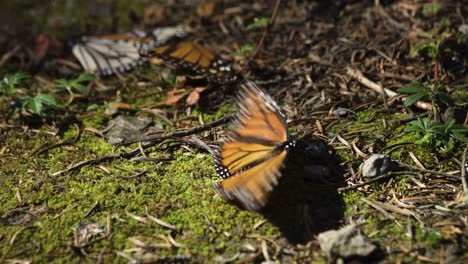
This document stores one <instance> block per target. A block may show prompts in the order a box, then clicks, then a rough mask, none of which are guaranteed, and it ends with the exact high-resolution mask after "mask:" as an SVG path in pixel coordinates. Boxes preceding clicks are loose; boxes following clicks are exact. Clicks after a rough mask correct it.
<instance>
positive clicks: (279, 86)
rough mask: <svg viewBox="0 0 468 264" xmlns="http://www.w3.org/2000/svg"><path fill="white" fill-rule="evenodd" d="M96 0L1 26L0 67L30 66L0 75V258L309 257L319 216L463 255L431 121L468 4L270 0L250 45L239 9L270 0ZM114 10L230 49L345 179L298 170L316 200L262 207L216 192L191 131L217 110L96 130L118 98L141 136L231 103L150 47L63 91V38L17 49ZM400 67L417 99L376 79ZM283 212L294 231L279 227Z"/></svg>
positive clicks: (458, 196)
mask: <svg viewBox="0 0 468 264" xmlns="http://www.w3.org/2000/svg"><path fill="white" fill-rule="evenodd" d="M88 2H89V3H91V1H88ZM101 2H102V3H101V5H102V6H99V7H96V8H94V11H93V12H91V11H90V10H91V8H81V9H80V8H78V7H70V6H67V5H65V4H63V5H61V4H60V3H55V2H54V4H52V5H51V6H48V7H43V6H40V5H39V4H35V3H30V5H32V6H31V7H30V8H36V10H37V13H38V14H40V15H37V14H36V16H34V17H31V13H28V14H22V13H21V12H20V13H19V14H17V16H18V17H21V16H22V15H24V16H25V19H22V20H21V21H22V23H24V24H22V25H17V26H18V27H20V28H19V29H18V32H16V33H18V34H17V35H15V32H10V33H9V34H7V35H4V34H3V35H4V36H8V37H9V38H10V39H8V41H6V39H4V36H3V37H0V44H2V45H1V50H0V51H1V52H2V53H1V54H0V55H2V56H3V57H2V59H1V61H0V63H1V64H0V67H1V68H0V74H1V76H5V75H6V74H15V73H18V72H28V73H30V74H31V75H32V76H33V77H31V78H30V79H28V80H26V81H25V83H24V84H21V85H18V86H17V87H15V89H16V92H15V93H7V92H5V91H3V92H0V118H1V119H0V263H2V262H5V263H31V262H33V263H40V262H50V263H52V262H66V263H77V262H91V263H96V262H101V263H109V262H112V263H114V262H115V263H120V262H122V263H125V262H129V261H130V262H134V263H139V262H142V263H159V262H160V263H165V262H182V263H183V262H189V263H190V262H195V263H201V262H223V263H224V262H244V263H250V262H262V261H267V260H269V261H279V262H281V263H288V262H299V263H303V262H313V263H321V262H323V263H325V262H326V261H327V258H326V255H325V254H324V253H323V252H322V251H321V250H320V245H319V243H318V241H317V235H318V233H319V232H323V231H325V230H327V229H330V228H334V229H337V228H339V227H341V226H344V225H347V224H351V223H357V224H358V225H359V227H360V229H361V230H362V231H363V232H364V233H365V234H366V235H367V236H368V237H369V238H370V239H371V240H372V241H373V242H374V243H375V244H376V245H378V246H379V248H380V251H381V253H382V254H381V256H380V258H379V259H378V260H375V261H380V262H382V263H425V262H429V263H457V261H458V262H459V263H467V262H468V218H467V216H468V210H467V207H466V201H465V203H464V199H466V198H465V196H464V192H463V184H462V168H463V166H462V162H463V161H464V160H466V151H465V153H464V150H465V149H466V148H467V144H466V143H462V142H460V141H458V140H456V139H454V134H453V133H452V132H453V130H450V129H452V128H450V127H447V126H448V125H447V124H449V123H450V121H449V120H451V119H453V120H455V121H456V123H457V125H455V126H454V127H457V126H459V127H462V126H465V127H466V125H467V120H466V111H467V102H468V89H467V87H468V29H467V28H468V21H467V18H468V4H466V3H465V4H463V3H462V2H463V1H443V2H442V1H441V2H440V4H438V2H432V1H427V2H428V3H423V2H421V1H410V0H402V1H374V2H375V3H372V2H371V1H331V2H333V4H330V3H329V2H330V1H304V2H305V3H299V2H302V1H283V3H282V4H281V6H280V9H279V12H278V15H277V17H276V20H275V22H274V24H273V25H272V27H271V28H270V30H269V32H268V35H267V37H266V39H265V42H264V46H263V48H262V49H261V50H260V51H259V53H258V54H257V55H256V56H255V58H252V56H251V55H252V53H253V50H252V49H254V48H255V47H256V45H257V43H258V42H259V40H260V38H261V36H262V33H263V32H264V30H265V27H264V26H262V25H261V19H260V20H257V22H254V21H255V18H270V17H271V14H272V12H273V3H272V2H274V1H256V2H257V3H256V4H245V3H243V2H244V1H223V2H221V1H214V0H213V1H203V2H201V3H199V2H198V1H186V2H189V3H185V4H181V3H180V2H185V1H167V2H168V3H167V4H165V5H160V6H158V8H156V9H150V8H148V5H143V4H141V3H140V4H136V3H132V4H128V3H123V2H125V1H121V2H122V3H120V2H116V3H117V4H115V3H114V5H110V4H109V5H106V4H105V3H106V1H101ZM108 2H115V1H108ZM378 2H380V4H378ZM429 2H430V3H429ZM176 3H177V4H176ZM8 5H9V7H14V6H15V5H18V6H20V5H21V4H19V3H14V1H13V2H12V3H10V4H8ZM83 6H86V5H84V3H83ZM106 8H107V9H106ZM7 10H8V8H7ZM129 10H133V11H134V12H135V13H136V14H138V15H140V16H143V13H144V12H145V10H146V12H147V14H146V16H145V17H144V22H145V23H147V24H152V25H160V24H162V21H164V24H166V25H169V24H170V25H177V24H184V25H186V26H188V27H190V28H191V30H192V35H191V36H190V38H191V39H193V40H196V41H199V42H200V43H203V44H205V45H206V46H208V47H209V48H210V49H211V50H213V51H214V52H216V53H218V54H223V58H225V57H226V58H230V59H231V60H232V61H233V65H234V68H235V69H236V70H238V71H240V72H242V74H243V76H244V78H245V79H248V80H253V81H255V82H256V83H257V84H258V85H259V86H261V87H263V88H264V89H265V90H266V91H268V92H269V94H270V95H271V96H272V98H273V99H274V100H275V101H276V102H277V103H278V104H279V105H280V106H281V107H282V109H283V110H284V113H285V115H286V116H287V120H288V126H289V130H290V132H291V134H292V135H294V136H295V137H297V138H300V137H304V136H313V137H314V138H320V139H321V140H323V141H324V142H327V143H328V144H329V145H330V146H332V147H333V148H334V149H335V150H336V152H337V154H338V156H339V160H337V163H339V164H340V167H341V171H342V172H343V173H342V176H343V178H344V179H345V185H341V186H340V187H339V188H338V189H337V188H334V189H331V190H330V188H327V189H325V191H330V192H329V193H328V194H324V193H322V192H324V189H320V188H319V189H318V190H317V189H314V188H312V187H311V189H307V188H308V187H307V186H306V187H304V188H305V191H308V192H311V193H312V192H314V194H315V198H316V199H314V201H313V202H312V203H311V204H309V205H308V206H304V207H301V208H300V210H302V211H301V212H300V213H298V215H299V216H300V218H299V217H298V218H297V219H295V220H296V221H292V222H288V223H286V224H285V223H282V224H278V223H275V222H274V221H271V219H270V218H269V217H266V216H265V215H262V214H261V213H260V214H259V213H254V212H248V211H245V210H241V209H240V208H238V207H236V206H233V205H231V204H229V203H227V202H226V201H225V200H223V199H222V198H221V197H219V196H218V195H217V194H216V193H215V191H214V188H213V186H214V183H215V182H216V181H217V180H219V178H218V176H217V175H216V173H215V171H214V167H213V162H212V157H211V155H210V153H208V152H207V151H206V150H204V149H203V148H200V145H203V142H204V143H209V144H212V143H214V142H216V141H219V140H220V139H221V138H222V136H223V134H224V133H225V131H226V130H227V128H228V125H225V123H227V122H219V123H222V125H217V126H214V125H213V126H211V127H209V129H204V130H203V131H197V133H190V135H188V134H187V135H185V136H178V135H177V134H176V135H174V134H172V136H170V137H167V139H165V140H153V141H150V142H149V143H148V142H140V143H134V144H130V145H127V146H118V147H117V146H114V145H112V144H111V143H110V142H109V141H108V138H109V136H107V137H106V135H108V134H106V132H107V131H108V130H109V129H110V127H109V121H111V120H114V121H115V118H116V117H117V116H120V115H124V116H130V117H139V118H142V119H144V120H146V119H148V120H151V121H152V123H151V125H154V131H153V132H154V135H156V137H157V136H164V135H166V136H167V135H168V133H171V132H173V131H187V130H189V129H191V128H194V127H200V126H204V125H205V126H206V124H209V123H210V122H215V121H217V120H220V119H221V120H223V119H222V118H224V117H227V116H229V115H232V114H233V113H234V111H235V110H234V109H235V87H230V86H224V87H221V86H217V85H208V88H207V89H205V90H203V89H200V90H198V91H202V90H203V91H202V92H200V93H197V92H194V91H195V88H194V87H197V86H203V87H205V85H206V84H205V83H203V80H202V81H199V80H198V81H197V80H195V81H193V80H190V76H186V77H187V80H184V78H183V77H185V76H182V75H180V74H179V76H178V77H177V83H175V82H176V81H175V80H176V78H175V75H176V73H177V72H175V71H174V70H173V69H172V68H170V67H167V66H166V65H164V64H162V65H145V66H141V67H139V68H137V69H135V70H134V71H131V72H129V73H125V74H122V75H121V76H119V77H108V78H102V79H96V80H94V81H91V82H89V84H88V88H90V93H89V94H84V93H78V92H76V91H75V94H73V95H71V94H70V93H68V92H67V91H66V89H63V88H60V87H57V85H56V80H59V79H73V78H76V76H78V74H76V75H73V74H71V73H70V72H66V73H65V74H64V71H63V70H61V69H60V67H63V64H60V63H57V61H58V60H57V58H62V57H63V56H64V55H63V54H66V52H61V53H60V54H53V53H54V52H53V50H52V51H51V54H49V55H48V56H46V57H44V58H43V59H42V62H41V63H40V64H39V67H38V66H37V64H34V65H33V63H32V59H31V54H34V52H35V51H34V46H32V41H31V40H32V39H33V36H34V34H38V33H44V32H51V33H54V34H56V35H57V36H58V37H60V38H66V37H69V36H73V35H76V34H77V33H86V34H106V33H107V34H108V33H113V32H123V31H125V30H126V29H130V28H131V27H132V25H131V22H130V20H129V18H128V17H129ZM149 10H150V11H149ZM91 15H92V16H91ZM151 15H152V16H151ZM26 16H27V18H26ZM56 19H59V20H60V21H61V23H60V27H58V26H57V23H56V21H57V20H56ZM37 20H40V23H39V22H38V23H34V21H37ZM18 21H20V20H19V19H18ZM28 23H29V24H28ZM38 24H40V25H41V27H40V28H39V26H38ZM28 25H31V26H28ZM249 25H253V29H247V28H250V27H249ZM251 27H252V26H251ZM90 29H92V31H91V30H90ZM19 32H21V34H20V33H19ZM28 34H29V35H28ZM70 58H71V56H70V55H69V54H68V57H67V60H70ZM62 59H63V58H62ZM59 62H60V61H59ZM75 64H76V62H75ZM78 73H79V72H78ZM70 76H74V77H70ZM2 79H3V77H2ZM364 79H365V80H364ZM200 83H201V84H200ZM414 83H420V85H419V86H418V85H415V84H414ZM4 84H5V82H4ZM410 84H413V86H411V87H415V86H417V87H419V88H420V89H421V90H425V91H428V92H427V93H426V94H425V96H424V95H423V96H421V97H420V98H418V99H420V100H421V101H425V103H418V104H415V105H412V106H405V105H404V102H403V101H402V100H401V99H402V97H403V96H398V98H397V97H393V98H389V96H384V95H383V93H382V92H381V91H379V89H381V88H385V89H389V90H391V91H393V92H397V90H398V89H400V88H402V87H405V86H408V85H410ZM175 85H177V86H178V88H177V90H176V94H174V93H173V91H174V90H173V89H174V86H175ZM376 87H377V88H376ZM421 87H422V88H421ZM437 87H440V89H437V90H436V88H437ZM372 88H374V90H373V89H372ZM434 91H437V92H436V93H434ZM439 91H440V93H439ZM45 93H47V94H51V95H52V96H53V98H54V99H55V101H56V102H57V103H56V104H55V106H50V105H49V106H47V105H46V104H44V105H43V108H42V109H40V111H39V112H40V115H38V114H32V113H31V111H33V110H34V109H32V108H31V106H32V104H29V105H27V104H23V105H22V107H21V104H18V103H19V102H21V101H22V100H23V102H24V100H27V97H28V96H30V97H29V98H31V97H33V96H35V95H38V94H45ZM400 93H401V92H400ZM189 94H190V95H192V97H187V96H188V95H189ZM431 94H432V96H431ZM197 95H199V96H200V97H199V98H198V97H196V96H197ZM193 96H195V97H196V98H194V97H193ZM447 98H448V99H447ZM176 99H178V100H176ZM408 100H409V99H408ZM408 100H407V101H408ZM18 105H20V107H19V109H15V106H18ZM36 110H37V109H36ZM418 118H419V119H418ZM425 118H427V119H425ZM418 120H420V121H419V122H422V123H421V124H423V123H424V120H436V121H438V122H440V124H442V126H443V125H445V127H444V129H445V130H444V131H443V133H442V132H441V133H442V134H441V135H442V136H437V135H439V134H437V135H435V134H431V133H430V132H428V130H424V131H423V130H421V133H418V131H417V130H416V131H414V130H413V131H408V127H411V124H414V122H415V121H418ZM142 122H146V121H142ZM411 122H413V123H411ZM405 128H406V130H405ZM413 128H414V125H413ZM422 133H426V138H423V134H422ZM450 133H452V134H450ZM428 134H429V135H428ZM200 142H202V143H200ZM376 153H377V154H388V155H389V156H390V157H391V159H392V160H394V161H395V162H398V164H399V171H397V172H395V173H391V174H388V175H386V176H385V178H384V179H381V180H380V181H375V182H372V183H366V182H367V181H369V180H370V179H368V178H364V177H363V176H362V173H361V170H360V165H361V164H362V163H363V161H364V160H366V159H367V158H368V157H369V156H370V155H372V154H376ZM330 164H332V163H330ZM330 166H334V165H330ZM285 170H288V167H287V166H286V168H285ZM283 174H284V176H283V178H287V175H288V173H287V172H284V173H283ZM281 184H282V183H281V182H280V185H281ZM301 190H303V189H301ZM287 191H289V192H291V193H293V192H297V190H287ZM277 199H278V198H277ZM279 199H281V197H280V198H279ZM331 207H333V208H334V211H333V212H332V213H331V215H329V214H328V212H327V209H329V208H331ZM285 225H286V226H287V225H291V226H294V227H293V228H292V229H293V230H294V232H299V233H300V232H304V234H302V235H301V236H300V237H299V238H298V236H295V235H291V234H288V232H289V231H288V230H287V228H286V229H285V228H284V226H285ZM306 227H307V228H306ZM305 229H307V230H305Z"/></svg>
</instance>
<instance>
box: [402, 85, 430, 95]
mask: <svg viewBox="0 0 468 264" xmlns="http://www.w3.org/2000/svg"><path fill="white" fill-rule="evenodd" d="M430 90H431V88H429V87H427V86H426V85H423V84H422V83H419V82H413V83H410V84H408V85H406V86H404V87H402V88H400V89H398V92H400V93H406V94H414V93H421V92H422V91H424V92H427V91H430Z"/></svg>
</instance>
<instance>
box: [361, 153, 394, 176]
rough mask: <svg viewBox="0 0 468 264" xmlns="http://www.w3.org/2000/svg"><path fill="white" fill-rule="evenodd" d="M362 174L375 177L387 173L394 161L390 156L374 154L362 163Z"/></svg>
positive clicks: (392, 166)
mask: <svg viewBox="0 0 468 264" xmlns="http://www.w3.org/2000/svg"><path fill="white" fill-rule="evenodd" d="M361 168H362V176H364V177H377V176H380V175H383V174H387V173H389V172H391V171H392V169H393V168H394V163H393V161H392V160H391V159H390V156H388V155H383V154H374V155H372V156H370V158H368V159H367V160H366V161H364V163H363V164H362V167H361Z"/></svg>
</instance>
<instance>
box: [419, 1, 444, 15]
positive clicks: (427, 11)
mask: <svg viewBox="0 0 468 264" xmlns="http://www.w3.org/2000/svg"><path fill="white" fill-rule="evenodd" d="M441 9H442V6H441V5H440V4H439V3H431V4H427V5H425V6H424V7H423V9H422V14H423V15H424V16H425V17H429V16H434V15H437V13H439V12H440V10H441Z"/></svg>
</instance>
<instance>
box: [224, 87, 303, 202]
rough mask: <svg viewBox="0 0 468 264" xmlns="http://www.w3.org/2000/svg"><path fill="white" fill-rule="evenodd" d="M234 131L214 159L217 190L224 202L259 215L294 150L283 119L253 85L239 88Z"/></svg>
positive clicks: (272, 102)
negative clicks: (226, 200)
mask: <svg viewBox="0 0 468 264" xmlns="http://www.w3.org/2000/svg"><path fill="white" fill-rule="evenodd" d="M238 104H239V114H238V115H237V117H236V119H235V122H234V124H235V125H234V128H233V129H232V131H231V132H230V134H229V136H228V138H227V140H225V141H224V142H223V143H222V145H221V147H220V149H219V150H218V151H217V153H216V155H215V170H216V172H217V173H218V175H219V176H220V177H221V179H222V180H221V181H220V182H218V184H217V186H216V189H217V191H218V192H219V193H220V194H221V196H223V197H224V198H226V199H228V200H230V201H234V202H237V203H239V204H241V205H242V206H243V207H244V208H246V209H248V210H252V211H257V210H259V209H260V208H262V207H263V206H264V205H265V204H266V202H267V200H268V196H269V193H270V192H271V190H272V189H273V188H274V186H275V185H277V183H278V179H279V178H280V177H281V168H282V167H283V166H284V163H285V160H286V157H287V154H288V152H289V151H290V150H291V149H292V148H294V147H295V145H296V141H294V140H292V139H291V137H290V135H289V133H288V130H287V125H286V120H285V117H284V115H283V114H282V113H281V111H280V108H279V107H278V106H277V105H276V103H275V102H274V101H273V99H272V98H271V97H270V96H269V95H268V94H267V93H266V92H265V91H263V90H262V89H261V88H259V87H257V86H256V85H255V84H254V83H253V82H246V83H244V84H242V85H241V86H240V92H239V94H238Z"/></svg>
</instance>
